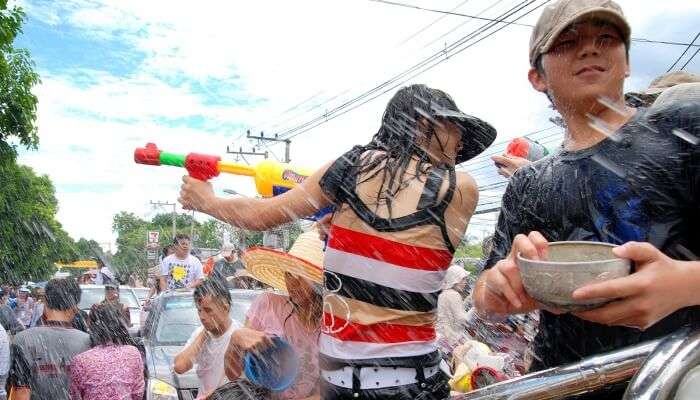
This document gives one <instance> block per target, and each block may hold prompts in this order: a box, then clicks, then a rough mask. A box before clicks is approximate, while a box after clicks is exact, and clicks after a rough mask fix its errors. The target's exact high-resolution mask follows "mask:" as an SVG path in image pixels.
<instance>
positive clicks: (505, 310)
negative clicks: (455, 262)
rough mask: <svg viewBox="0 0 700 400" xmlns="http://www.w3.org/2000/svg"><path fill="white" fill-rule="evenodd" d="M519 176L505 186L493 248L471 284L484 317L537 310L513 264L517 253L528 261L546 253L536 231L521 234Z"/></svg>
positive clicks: (542, 240)
mask: <svg viewBox="0 0 700 400" xmlns="http://www.w3.org/2000/svg"><path fill="white" fill-rule="evenodd" d="M523 178H524V177H523V176H522V175H521V174H516V176H515V177H514V178H513V179H511V182H510V183H509V184H508V188H507V189H506V192H505V194H504V195H503V201H502V205H501V213H500V215H499V216H498V224H497V226H496V232H495V233H494V248H493V250H492V251H491V255H490V256H489V258H488V260H487V262H486V265H485V267H484V271H482V272H481V274H480V275H479V278H478V279H477V281H476V284H475V285H474V291H473V294H472V298H473V300H474V309H475V312H476V313H478V314H479V315H480V316H482V317H485V318H493V317H498V316H503V315H508V314H519V313H526V312H528V311H532V310H535V309H538V308H541V307H540V305H539V304H537V302H535V301H534V299H532V298H531V297H530V296H529V295H528V294H527V292H525V288H524V287H523V283H522V279H521V276H520V269H519V268H518V264H517V263H516V262H515V255H516V254H518V253H519V252H520V253H522V254H523V255H525V256H527V257H528V258H532V259H540V256H544V255H545V254H546V251H547V240H546V239H545V238H544V237H543V236H542V235H541V234H540V233H539V232H531V233H530V234H529V235H527V236H526V235H524V234H521V233H520V232H522V231H523V230H524V229H523V227H522V226H521V217H522V215H521V213H519V212H518V209H519V207H520V198H521V193H520V192H521V187H522V185H523V184H524V182H522V181H521V180H522V179H523Z"/></svg>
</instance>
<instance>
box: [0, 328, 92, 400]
mask: <svg viewBox="0 0 700 400" xmlns="http://www.w3.org/2000/svg"><path fill="white" fill-rule="evenodd" d="M89 348H90V336H89V335H88V334H87V333H85V332H81V331H79V330H77V329H74V328H73V327H72V325H71V324H70V323H67V322H60V321H44V322H43V325H42V326H38V327H36V328H31V329H27V330H25V331H22V332H20V333H19V334H18V335H17V336H15V340H14V343H13V344H12V367H11V369H10V383H11V385H12V386H15V387H17V388H29V389H31V399H32V400H44V399H52V400H68V399H70V396H69V378H68V373H69V371H70V367H71V360H72V359H73V357H74V356H75V355H76V354H79V353H82V352H84V351H86V350H88V349H89Z"/></svg>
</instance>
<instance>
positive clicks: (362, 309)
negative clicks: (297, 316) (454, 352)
mask: <svg viewBox="0 0 700 400" xmlns="http://www.w3.org/2000/svg"><path fill="white" fill-rule="evenodd" d="M361 156H362V149H361V148H359V147H356V148H354V149H352V150H351V151H349V152H348V153H346V154H344V155H343V156H341V157H340V158H338V159H337V160H336V161H335V162H334V163H333V164H332V165H331V166H330V167H329V169H328V170H327V172H326V174H325V175H324V176H323V178H322V179H321V182H320V185H321V189H322V190H323V191H324V193H325V194H326V195H327V196H328V197H329V198H330V199H331V200H332V201H333V203H334V204H335V206H336V207H337V211H336V213H335V215H334V217H333V220H332V224H331V229H330V233H329V241H328V247H327V249H326V255H325V259H324V274H325V286H326V287H325V288H326V294H325V296H324V316H323V317H324V318H323V326H322V333H321V338H320V353H321V354H320V360H319V362H320V364H321V370H322V371H321V377H322V395H323V397H324V398H325V399H345V398H348V399H350V398H362V399H365V398H396V399H404V398H405V399H413V398H444V397H447V396H448V394H449V388H448V386H447V379H446V377H445V376H444V375H443V374H442V372H440V369H439V367H438V364H439V363H440V360H441V357H440V354H439V352H438V350H437V343H436V332H435V317H436V310H437V303H438V295H439V294H440V288H441V284H442V282H443V278H444V276H445V272H446V270H447V268H448V267H449V266H450V262H451V260H452V255H453V253H454V248H453V246H452V243H451V242H450V239H449V236H448V235H447V228H446V224H445V218H444V214H445V210H446V209H447V206H448V205H449V203H450V201H451V200H452V197H453V194H454V191H455V185H456V175H455V170H454V168H451V167H447V166H438V167H436V166H433V167H431V168H430V170H429V172H428V177H427V179H425V181H426V182H425V186H424V191H423V194H422V196H421V197H420V199H418V202H417V203H418V206H417V208H416V209H414V210H413V211H412V212H410V213H409V214H406V215H402V216H394V215H390V212H389V211H388V210H384V209H382V210H380V207H373V208H374V210H372V209H370V206H368V205H367V204H365V202H364V201H363V200H362V198H361V196H360V195H359V194H358V193H362V192H364V193H375V197H376V192H377V191H378V190H379V188H378V187H377V186H378V185H376V180H375V182H372V181H371V180H368V181H366V182H365V181H363V177H358V175H360V174H359V168H360V167H358V166H359V165H360V163H361V162H362V161H361V160H360V159H361ZM378 168H382V167H381V166H379V167H378ZM372 184H374V185H375V187H374V188H373V187H372ZM367 197H370V198H374V197H371V194H370V195H369V196H367ZM409 201H410V200H409ZM387 208H388V207H387ZM380 212H381V213H382V214H380ZM395 368H396V369H400V370H401V371H400V372H403V373H405V374H406V376H403V375H402V376H401V377H399V376H398V375H396V376H397V378H395V379H385V378H386V377H387V376H388V377H391V376H392V374H394V369H395ZM395 374H399V372H396V373H395ZM355 396H357V397H355Z"/></svg>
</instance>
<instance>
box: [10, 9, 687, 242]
mask: <svg viewBox="0 0 700 400" xmlns="http://www.w3.org/2000/svg"><path fill="white" fill-rule="evenodd" d="M452 3H453V2H452V1H448V0H439V1H438V0H436V1H433V2H431V3H430V7H434V8H439V9H451V8H452V7H453V4H452ZM492 3H493V2H492V1H490V0H473V1H470V2H468V3H466V4H465V6H464V7H462V8H460V10H459V11H460V12H464V13H468V14H475V13H477V12H479V11H481V10H483V9H484V8H486V7H488V6H489V5H491V4H492ZM620 3H621V4H622V6H623V8H624V9H625V11H626V13H627V15H628V16H629V19H630V23H631V25H632V27H633V30H637V29H639V31H638V33H637V32H635V36H643V37H647V38H652V39H660V40H664V39H672V40H687V39H685V38H684V37H683V36H684V35H686V34H687V35H690V33H689V32H675V31H673V29H672V28H669V26H673V24H672V23H669V24H664V26H663V30H661V29H660V28H658V27H659V21H658V15H659V14H660V13H661V12H662V11H663V13H664V15H674V14H675V15H679V14H680V13H688V12H689V10H690V9H691V8H692V9H693V10H694V11H695V12H698V9H700V5H698V4H688V3H689V2H687V1H682V0H674V1H668V2H664V3H663V4H660V3H657V2H655V1H651V0H647V1H632V0H626V1H620ZM21 4H22V5H23V7H25V9H26V11H27V13H28V14H29V16H30V18H35V19H37V20H40V21H43V22H45V23H47V24H49V25H53V26H63V25H61V24H69V25H70V26H71V28H73V29H80V30H81V31H82V32H84V34H85V35H87V36H90V37H93V38H96V39H97V40H102V39H110V40H118V41H121V42H123V43H125V44H127V45H129V46H131V47H132V48H133V49H134V50H133V51H135V52H140V53H143V54H144V57H145V58H144V60H143V63H142V64H140V65H138V66H136V67H137V68H136V70H137V72H136V73H134V74H132V75H129V76H123V77H117V76H114V75H111V74H109V73H107V72H104V71H95V70H83V71H80V70H78V71H72V72H73V73H83V74H86V75H88V76H89V77H90V78H91V79H90V80H91V81H94V82H96V83H95V84H92V85H78V84H77V83H76V82H75V80H74V79H73V78H72V77H71V75H58V74H57V73H56V72H54V68H55V67H56V65H40V66H39V68H40V69H41V70H45V71H49V72H47V73H44V75H43V84H42V85H41V86H40V87H39V88H38V90H37V94H38V96H39V98H40V105H39V127H40V137H41V141H42V145H41V150H40V151H39V152H36V153H29V154H26V155H24V156H23V157H22V158H21V161H22V162H24V163H26V164H29V165H31V166H33V167H34V168H36V169H37V170H38V171H39V172H42V173H48V174H49V175H50V176H51V178H52V179H53V181H54V182H55V183H56V184H57V185H58V186H59V192H58V196H59V199H60V204H61V211H60V214H59V217H60V219H61V221H62V222H63V224H64V226H65V227H66V228H67V229H68V231H69V232H70V233H71V234H72V235H73V236H75V237H77V236H88V237H93V238H96V239H98V240H100V241H105V240H109V238H111V233H110V232H109V230H110V222H111V215H112V214H114V213H115V212H116V211H119V210H129V211H134V212H137V213H139V214H144V213H146V212H147V211H148V207H147V204H148V201H149V200H156V199H161V200H170V201H173V200H174V199H175V197H176V196H177V191H178V185H177V182H178V176H179V175H181V174H182V172H181V171H176V170H172V171H169V172H165V171H164V169H156V168H147V167H144V166H137V165H135V164H133V161H132V158H131V157H132V152H133V149H134V147H136V146H142V145H143V144H145V142H147V141H154V142H156V143H158V144H159V145H160V146H161V147H163V148H165V149H167V150H169V151H175V152H188V151H195V150H196V151H198V152H210V153H213V154H223V153H224V150H225V145H227V144H230V138H227V137H225V136H224V134H230V133H232V132H230V131H228V132H227V131H226V129H224V128H222V129H221V132H220V133H217V134H210V133H204V132H200V131H197V130H194V129H188V128H173V127H169V126H168V125H165V124H163V123H159V122H158V121H159V119H162V118H169V119H177V118H183V117H187V116H192V115H197V116H201V117H202V118H203V119H204V120H205V121H206V122H207V123H208V124H209V125H211V126H222V127H223V126H230V124H236V123H240V124H242V125H249V126H251V127H253V128H255V129H265V130H266V131H268V132H269V128H270V127H272V126H273V125H275V123H280V122H281V123H280V124H279V125H280V126H279V127H278V128H282V127H292V126H295V124H297V123H300V122H304V121H306V120H308V119H309V118H311V117H314V116H316V115H318V114H319V113H321V112H322V111H323V110H324V109H326V108H327V107H328V108H331V107H333V106H335V105H337V104H341V103H342V102H344V101H347V100H348V99H349V98H351V97H352V96H354V95H356V94H358V93H360V92H362V91H363V90H366V89H368V88H370V87H372V86H374V85H376V84H377V83H380V82H382V81H383V80H385V79H387V78H388V77H390V76H392V75H394V74H396V73H398V72H401V71H403V70H404V69H406V68H407V66H410V65H413V64H414V63H416V62H417V61H419V60H421V59H423V58H425V57H426V56H428V55H430V54H432V53H434V52H435V51H438V50H439V49H440V48H441V46H443V45H444V43H450V42H453V41H454V40H457V39H458V38H460V37H462V36H463V35H465V34H466V33H468V32H469V31H471V30H473V29H475V28H476V27H478V26H480V25H481V24H482V23H483V22H480V21H472V22H469V23H467V24H465V25H464V26H462V27H461V28H460V29H457V30H455V31H454V32H453V33H451V34H449V35H447V36H445V37H444V38H443V39H440V40H439V41H437V42H435V43H434V44H432V45H431V46H428V47H425V45H426V43H429V42H432V41H434V39H435V38H437V37H439V36H440V35H443V34H444V33H445V32H447V31H448V30H449V29H451V28H452V27H454V26H457V25H459V24H461V23H463V21H464V19H462V18H460V17H452V16H451V17H446V18H444V19H442V20H441V22H440V23H439V24H435V25H433V26H431V27H430V28H428V29H425V30H424V31H423V32H421V33H420V34H419V35H417V36H415V37H414V38H412V39H411V40H409V41H407V42H406V43H404V44H402V45H398V44H399V43H401V42H402V41H404V40H405V39H406V38H408V37H409V36H411V35H413V34H415V33H416V32H418V31H419V30H420V29H421V28H423V27H425V26H426V25H427V24H429V23H431V22H432V21H434V20H435V19H436V18H438V17H439V16H438V15H435V14H429V13H426V12H420V11H416V10H410V9H402V8H397V7H391V6H387V5H383V4H378V3H373V2H342V1H323V0H310V1H303V2H300V1H295V2H277V1H270V0H268V1H256V2H220V1H215V0H207V1H201V2H198V3H196V4H195V3H191V2H189V3H187V2H173V1H165V0H158V1H156V0H151V1H140V0H121V1H107V0H91V1H80V0H71V1H61V2H41V3H37V2H34V1H30V0H23V1H22V2H21ZM39 4H40V5H39ZM508 7H510V4H509V3H506V4H499V5H498V6H497V7H495V8H494V9H492V10H490V11H489V12H488V13H487V14H485V16H496V15H498V14H500V13H501V12H503V11H505V10H506V9H507V8H508ZM535 19H536V18H535V16H534V15H531V16H528V17H527V18H526V19H525V20H524V21H523V22H527V23H533V22H534V21H535ZM669 22H672V21H669ZM657 28H658V29H657ZM661 32H663V34H664V35H668V36H657V34H658V35H661ZM528 39H529V29H528V28H523V27H517V26H511V27H508V28H506V29H504V30H503V31H501V32H499V33H497V34H496V35H494V36H492V37H491V38H488V39H486V40H484V42H482V43H480V44H477V45H475V46H474V47H473V48H470V49H468V50H466V51H464V52H463V53H462V54H459V55H457V56H454V57H452V58H451V59H450V60H449V61H447V62H444V63H442V64H441V65H440V66H438V67H436V68H434V69H432V70H431V71H429V72H427V73H425V74H423V75H421V76H420V77H418V78H415V79H413V81H412V82H424V83H427V84H428V85H431V86H435V87H439V88H443V89H445V90H447V91H448V92H449V93H450V94H452V95H453V97H454V98H455V99H456V101H457V103H458V104H459V105H460V107H461V108H462V109H464V110H465V111H466V112H469V113H473V114H475V115H478V116H480V117H482V118H484V119H485V120H487V121H490V122H492V123H493V124H494V125H495V126H496V128H497V129H498V131H499V138H500V139H506V138H511V137H515V136H519V135H522V134H524V133H527V132H531V131H533V130H537V129H541V128H543V127H546V126H548V125H549V123H548V122H547V117H548V116H549V115H551V113H550V112H549V111H548V109H547V107H546V106H547V100H546V98H545V97H544V96H542V95H539V94H537V93H535V92H534V91H533V90H532V89H531V88H530V87H529V83H528V82H527V80H526V71H527V68H528V64H527V45H528ZM36 45H38V46H41V45H42V43H37V44H36ZM676 50H678V48H675V47H674V48H671V49H669V59H672V58H673V54H675V53H674V52H675V51H676ZM106 70H107V69H105V71H106ZM659 72H662V71H659ZM173 77H175V78H177V77H180V78H181V77H186V78H189V79H191V80H193V81H194V82H201V83H207V82H210V81H212V80H214V81H216V80H220V81H222V82H224V83H223V85H225V86H226V87H225V88H223V89H225V90H224V91H223V92H224V93H228V92H230V93H231V94H232V95H236V96H241V98H254V99H263V100H264V101H260V102H254V103H249V104H243V105H240V106H222V105H211V104H210V103H208V102H207V99H206V96H203V94H202V93H199V92H198V91H197V90H196V89H195V88H193V87H192V86H191V85H192V83H193V81H185V83H183V84H178V85H175V84H172V83H168V82H171V79H169V78H173ZM166 78H168V79H166ZM646 79H647V78H646V77H645V78H644V79H639V80H636V81H631V82H630V85H629V86H631V87H638V86H640V85H643V84H646V83H647V82H645V80H646ZM217 93H218V91H217ZM341 93H342V95H341V96H338V97H337V98H336V99H334V100H331V101H329V103H328V104H327V105H325V106H324V107H320V108H318V109H315V110H313V111H310V112H307V113H304V112H303V111H304V110H306V109H308V108H310V107H311V106H313V105H314V104H317V103H318V102H323V101H327V100H329V99H332V98H333V97H334V96H337V95H338V94H341ZM392 93H393V90H392V91H390V92H389V93H387V94H385V95H382V96H381V97H380V98H378V99H376V100H374V101H372V102H370V103H368V104H366V105H364V106H362V107H360V108H359V109H357V110H355V111H352V112H350V113H349V114H348V115H346V116H343V117H340V118H337V119H335V120H333V121H331V122H329V123H327V124H325V125H323V126H321V127H319V128H317V129H314V130H312V131H310V132H308V133H306V134H304V135H301V136H299V137H298V138H295V139H294V141H293V144H292V157H293V159H294V161H295V162H296V163H298V164H301V165H305V166H310V167H317V166H319V165H321V164H322V163H323V162H325V161H327V160H328V159H331V158H333V157H336V156H338V155H339V154H341V153H342V152H343V151H344V150H346V149H348V148H349V147H350V146H352V145H353V144H357V143H363V142H367V141H368V140H369V138H370V137H371V136H372V134H373V133H374V132H375V131H376V130H377V128H378V125H379V119H380V116H381V113H382V111H383V109H384V106H385V104H386V102H387V100H388V98H389V96H390V95H391V94H392ZM314 95H318V96H317V97H316V98H314V99H313V100H312V101H309V102H308V103H307V104H305V105H304V106H302V107H299V108H298V109H296V110H294V111H291V112H288V113H285V114H282V113H283V112H284V111H285V110H287V109H289V108H290V107H292V106H293V105H296V104H298V103H300V102H301V101H303V100H305V99H308V98H310V97H312V96H314ZM76 111H80V112H79V113H76ZM87 113H90V114H92V115H93V116H99V117H101V118H102V120H100V119H95V118H92V117H88V116H87V115H86V114H87ZM280 114H282V115H280ZM297 114H301V115H297ZM127 120H128V121H131V122H130V123H127V122H126V121H127ZM120 121H121V122H120ZM134 121H135V123H134ZM227 129H229V128H227ZM240 143H242V142H239V144H240ZM76 145H78V146H81V147H84V148H85V149H86V150H88V152H76V151H75V147H74V146H76ZM71 146H73V147H71ZM273 148H274V149H275V151H276V153H277V154H279V155H281V154H283V151H282V150H281V147H279V146H277V147H273ZM78 184H87V185H95V190H93V191H88V192H67V191H64V190H62V189H61V188H64V187H65V188H68V187H73V188H75V186H74V185H78ZM102 184H110V185H122V186H121V190H119V191H117V192H111V193H106V194H105V193H101V192H100V191H99V190H98V188H99V187H100V185H102ZM71 185H73V186H71ZM216 186H217V187H218V188H223V187H227V186H229V187H234V186H235V188H236V190H239V188H240V189H242V190H241V191H247V192H248V193H252V185H251V184H250V183H248V182H246V181H245V180H244V179H242V178H240V179H234V178H221V179H220V180H218V181H217V182H216ZM243 188H245V189H243ZM482 222H483V221H482ZM475 227H476V225H475Z"/></svg>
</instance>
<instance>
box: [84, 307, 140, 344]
mask: <svg viewBox="0 0 700 400" xmlns="http://www.w3.org/2000/svg"><path fill="white" fill-rule="evenodd" d="M88 327H89V328H90V340H91V341H92V345H93V346H105V345H108V344H115V345H118V346H126V345H134V341H133V339H132V338H131V336H129V331H128V330H127V329H126V325H125V321H124V317H123V316H122V313H121V310H119V309H118V308H117V307H115V306H114V305H112V304H108V303H102V304H95V305H94V306H92V308H91V309H90V316H89V317H88Z"/></svg>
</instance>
